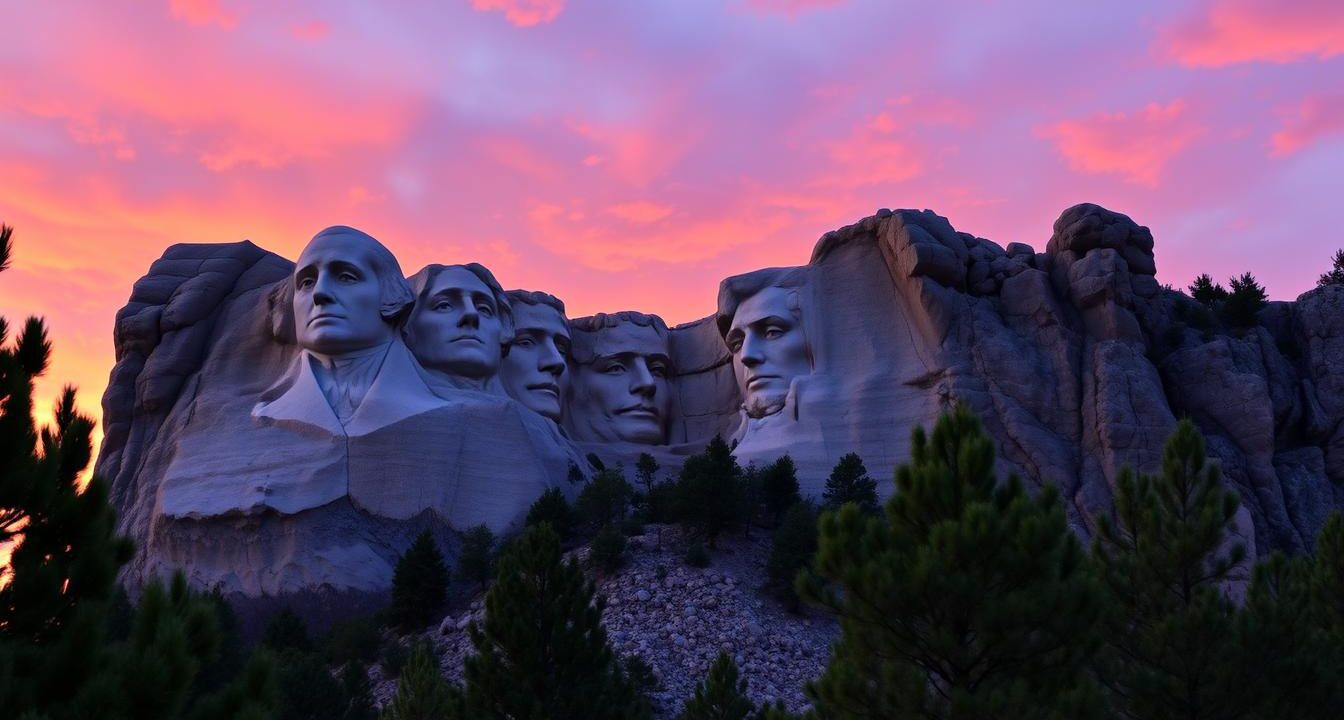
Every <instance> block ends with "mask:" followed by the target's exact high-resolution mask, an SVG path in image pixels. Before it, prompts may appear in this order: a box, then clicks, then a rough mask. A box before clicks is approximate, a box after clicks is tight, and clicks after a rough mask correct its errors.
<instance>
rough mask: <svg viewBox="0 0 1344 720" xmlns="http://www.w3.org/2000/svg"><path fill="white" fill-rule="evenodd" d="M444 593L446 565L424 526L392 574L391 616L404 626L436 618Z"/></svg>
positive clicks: (418, 625) (416, 626)
mask: <svg viewBox="0 0 1344 720" xmlns="http://www.w3.org/2000/svg"><path fill="white" fill-rule="evenodd" d="M447 595H448V566H446V565H444V563H443V555H442V554H441V553H439V548H438V547H437V546H435V544H434V538H433V537H432V536H431V535H430V534H429V531H428V530H425V531H424V532H421V533H420V535H419V536H418V537H416V539H415V542H413V543H411V547H410V548H409V549H407V550H406V554H405V555H402V556H401V559H400V560H398V561H397V567H396V569H395V570H394V571H393V574H392V616H393V618H395V620H396V623H397V624H398V625H399V626H400V627H401V628H402V629H404V630H416V629H419V628H423V627H424V626H426V625H428V624H430V623H432V622H434V621H435V620H437V619H438V618H439V612H440V610H442V609H443V602H444V600H445V599H446V598H447Z"/></svg>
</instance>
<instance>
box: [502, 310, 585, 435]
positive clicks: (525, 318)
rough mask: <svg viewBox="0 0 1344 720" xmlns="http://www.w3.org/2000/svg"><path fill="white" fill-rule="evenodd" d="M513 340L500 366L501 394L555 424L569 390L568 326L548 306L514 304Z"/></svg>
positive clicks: (562, 318) (556, 312)
mask: <svg viewBox="0 0 1344 720" xmlns="http://www.w3.org/2000/svg"><path fill="white" fill-rule="evenodd" d="M513 320H514V336H513V342H511V343H509V353H508V354H507V355H505V356H504V360H503V364H502V365H501V366H500V373H499V376H500V380H502V381H503V383H504V390H505V391H506V392H508V394H509V395H510V396H511V397H512V398H513V399H515V400H517V401H518V402H520V403H522V404H523V405H524V406H525V407H527V408H528V409H529V410H532V411H534V412H537V413H540V414H541V415H543V416H545V417H548V418H550V419H552V420H554V421H556V422H559V421H560V415H561V412H562V410H563V407H562V403H563V398H564V397H565V395H566V393H567V391H568V389H569V379H570V378H569V368H568V365H567V362H568V359H569V352H570V339H569V322H568V321H566V320H565V316H564V315H561V314H560V311H558V310H556V309H555V308H553V307H551V306H549V305H543V304H530V303H521V302H515V303H514V305H513Z"/></svg>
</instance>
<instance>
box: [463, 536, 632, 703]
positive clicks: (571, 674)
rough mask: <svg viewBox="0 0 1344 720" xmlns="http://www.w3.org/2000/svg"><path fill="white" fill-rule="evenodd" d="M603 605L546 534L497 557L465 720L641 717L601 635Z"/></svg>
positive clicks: (478, 631)
mask: <svg viewBox="0 0 1344 720" xmlns="http://www.w3.org/2000/svg"><path fill="white" fill-rule="evenodd" d="M604 605H605V601H604V600H603V599H602V598H601V597H598V596H597V595H596V591H595V589H594V587H593V584H592V583H591V582H590V581H588V580H586V579H585V578H584V575H583V571H582V570H581V569H580V568H579V566H578V563H577V562H576V561H575V560H574V559H573V558H570V559H569V560H562V559H561V549H560V539H559V537H558V536H557V535H556V534H555V532H554V531H553V530H551V528H550V526H548V525H545V524H543V525H539V526H535V527H530V528H528V529H527V530H526V531H525V532H524V533H523V534H522V535H521V536H520V537H519V538H518V539H517V540H515V541H514V542H513V543H512V544H510V546H509V547H508V548H507V549H506V550H505V551H504V552H503V553H501V555H500V558H499V563H498V571H497V573H496V576H495V581H494V583H493V584H492V585H491V586H490V590H489V591H488V592H487V593H486V595H485V620H484V623H483V625H480V626H478V625H476V624H475V623H473V624H472V625H470V626H469V631H470V633H471V642H472V645H473V646H474V647H475V650H476V654H475V655H473V656H471V657H469V658H467V660H466V662H465V665H464V676H465V679H466V688H465V695H466V713H467V716H468V717H471V718H537V719H538V720H540V719H541V718H551V719H554V720H570V719H575V720H577V719H578V718H592V719H594V720H606V719H608V718H611V719H615V718H647V717H649V712H650V711H649V707H648V701H647V700H646V699H645V698H644V697H643V695H642V694H641V693H640V692H639V691H638V689H637V688H636V687H634V684H633V683H632V682H631V681H630V680H629V679H628V678H626V677H625V675H624V674H623V673H622V672H621V668H620V665H619V664H618V663H617V662H616V660H615V657H614V656H613V654H612V651H611V647H610V646H609V645H608V643H607V634H606V631H605V630H604V629H603V627H602V622H601V617H602V608H603V607H604Z"/></svg>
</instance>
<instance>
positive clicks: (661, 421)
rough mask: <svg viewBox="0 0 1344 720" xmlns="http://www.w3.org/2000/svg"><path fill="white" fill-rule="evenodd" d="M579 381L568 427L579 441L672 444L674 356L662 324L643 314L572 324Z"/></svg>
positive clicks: (576, 379)
mask: <svg viewBox="0 0 1344 720" xmlns="http://www.w3.org/2000/svg"><path fill="white" fill-rule="evenodd" d="M570 331H571V333H572V334H573V339H574V348H573V356H572V360H571V367H572V369H573V373H574V377H573V379H572V381H571V385H570V388H571V390H570V402H569V407H568V408H567V411H566V422H567V425H568V426H569V428H570V432H571V433H572V434H573V435H574V438H575V439H576V440H583V441H598V442H614V441H625V442H631V443H642V444H647V445H659V444H663V443H666V442H667V422H668V415H669V414H670V412H671V408H672V395H671V388H670V387H669V385H668V379H669V378H670V377H671V375H672V360H671V354H670V352H669V351H668V330H667V325H666V324H665V323H664V322H663V320H662V318H660V317H658V316H657V315H645V314H644V313H638V312H619V313H615V314H611V315H607V314H601V313H599V314H597V315H594V316H592V317H587V318H577V319H575V320H572V321H570Z"/></svg>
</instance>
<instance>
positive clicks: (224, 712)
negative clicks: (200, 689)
mask: <svg viewBox="0 0 1344 720" xmlns="http://www.w3.org/2000/svg"><path fill="white" fill-rule="evenodd" d="M279 696H280V690H279V687H278V686H277V683H276V673H275V663H274V658H273V656H272V655H271V654H270V653H269V652H266V651H258V652H254V653H253V654H252V656H251V657H250V658H249V659H248V661H247V663H246V664H245V665H244V666H243V667H242V668H241V671H240V672H239V673H238V674H237V676H236V677H233V679H232V680H231V681H230V682H229V683H228V684H226V685H224V686H223V687H221V688H220V689H218V690H216V691H215V692H212V693H209V694H206V695H204V696H203V697H201V698H198V699H197V701H196V702H195V703H194V704H193V706H192V708H191V710H190V712H188V713H187V714H186V715H185V717H186V718H187V719H188V720H274V717H275V714H274V713H275V707H276V705H277V704H278V702H279Z"/></svg>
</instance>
